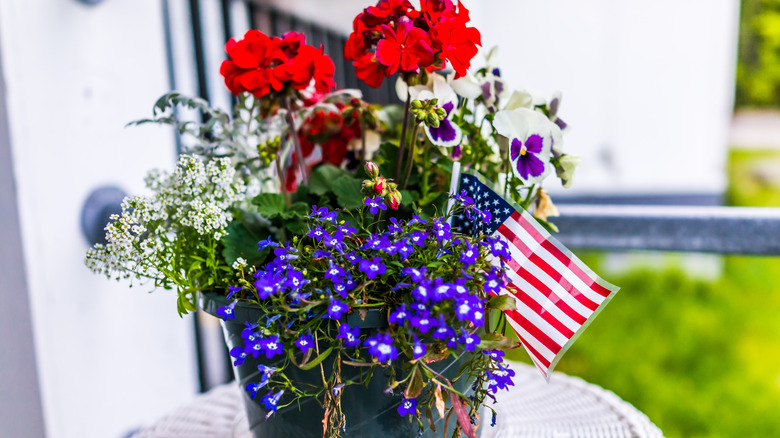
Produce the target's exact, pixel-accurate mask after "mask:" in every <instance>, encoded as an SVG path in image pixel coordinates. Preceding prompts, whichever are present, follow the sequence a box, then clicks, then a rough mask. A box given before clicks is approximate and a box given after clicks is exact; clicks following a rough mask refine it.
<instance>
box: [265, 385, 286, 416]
mask: <svg viewBox="0 0 780 438" xmlns="http://www.w3.org/2000/svg"><path fill="white" fill-rule="evenodd" d="M282 394H284V390H281V391H279V392H278V393H276V394H273V395H272V394H271V393H270V392H269V393H268V394H266V396H265V397H263V403H264V404H265V408H266V409H268V410H270V411H271V412H269V413H268V414H269V415H270V414H272V413H275V412H276V409H277V405H278V404H279V399H280V398H282Z"/></svg>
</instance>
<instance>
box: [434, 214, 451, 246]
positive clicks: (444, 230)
mask: <svg viewBox="0 0 780 438" xmlns="http://www.w3.org/2000/svg"><path fill="white" fill-rule="evenodd" d="M433 229H434V231H435V233H436V240H438V241H439V242H441V241H443V240H447V239H449V238H450V237H452V231H451V229H450V224H448V223H447V222H444V221H443V220H441V219H438V218H437V219H434V221H433Z"/></svg>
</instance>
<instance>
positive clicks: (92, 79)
mask: <svg viewBox="0 0 780 438" xmlns="http://www.w3.org/2000/svg"><path fill="white" fill-rule="evenodd" d="M160 3H161V2H159V1H156V0H134V1H127V0H109V1H106V2H104V3H103V4H100V5H97V6H85V5H83V4H81V3H79V2H77V1H75V0H35V1H30V0H0V42H1V43H2V46H1V47H0V56H2V57H3V67H4V72H3V73H4V77H5V79H6V86H7V89H8V95H7V105H8V112H9V124H10V131H11V143H12V152H13V157H14V167H15V174H16V183H17V187H18V198H19V210H20V218H21V227H22V240H23V249H24V255H25V259H26V266H27V277H28V278H27V280H28V281H27V284H28V285H29V293H30V301H31V307H32V317H33V330H34V336H35V339H34V341H35V349H36V354H37V357H38V370H39V379H40V386H41V391H42V401H43V408H44V417H45V421H46V431H47V436H49V437H52V438H71V437H72V438H89V437H117V436H121V435H123V434H124V433H126V432H127V431H128V430H129V429H131V428H133V427H136V426H138V425H140V424H141V423H142V422H150V421H153V420H154V419H156V418H157V417H159V416H161V415H162V414H164V413H166V412H167V411H169V410H171V409H172V408H174V407H175V406H178V405H179V404H181V403H183V402H185V401H187V400H189V399H190V398H191V396H192V395H193V394H194V392H195V388H196V378H195V371H194V369H195V368H194V366H195V365H194V354H193V341H192V335H191V328H192V321H191V320H190V319H185V320H183V321H182V320H180V319H179V318H178V316H177V314H176V310H175V309H176V308H175V296H174V294H172V293H170V292H166V291H158V292H155V293H153V294H148V293H147V292H148V290H149V287H148V286H140V287H134V288H133V289H129V288H128V287H127V284H125V283H122V284H117V283H115V282H110V281H108V280H106V279H105V278H99V277H97V276H94V275H93V274H92V273H90V272H89V271H88V270H87V269H86V268H85V267H84V265H83V263H82V260H83V258H84V251H85V250H86V249H87V244H86V243H85V241H84V239H83V237H82V236H81V232H80V228H79V215H80V211H81V207H82V204H83V202H84V200H85V198H86V197H87V194H88V193H89V192H90V190H92V189H93V188H95V187H97V186H99V185H103V184H117V185H119V186H120V187H123V188H124V189H125V190H126V191H128V192H129V193H134V192H139V191H141V190H142V188H143V186H142V177H143V175H144V172H145V170H146V169H149V168H151V167H164V168H170V167H171V166H172V165H173V162H174V152H175V151H174V143H173V135H172V133H171V132H170V131H167V130H163V129H156V128H150V127H144V128H128V129H125V128H124V124H125V123H127V122H128V121H130V120H134V119H137V118H141V117H147V116H149V115H151V107H152V104H153V103H154V100H155V99H156V98H157V97H158V96H159V95H161V94H162V93H164V92H166V91H168V88H169V86H168V81H167V64H166V62H165V52H164V48H165V41H164V37H163V25H162V8H161V4H160ZM3 293H9V291H4V292H3ZM30 341H32V340H30ZM3 397H4V395H3V394H0V406H2V405H4V404H6V403H11V402H12V401H11V400H6V399H3ZM20 421H21V420H20ZM0 435H2V432H0Z"/></svg>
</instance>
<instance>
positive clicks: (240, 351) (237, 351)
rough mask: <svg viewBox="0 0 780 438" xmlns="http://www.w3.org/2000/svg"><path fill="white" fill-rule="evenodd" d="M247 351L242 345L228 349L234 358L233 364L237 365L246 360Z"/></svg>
mask: <svg viewBox="0 0 780 438" xmlns="http://www.w3.org/2000/svg"><path fill="white" fill-rule="evenodd" d="M247 354H248V353H247V352H246V351H245V350H244V347H233V348H231V349H230V356H231V357H235V358H236V360H234V361H233V365H234V366H239V365H241V364H243V363H244V361H245V360H246V356H247Z"/></svg>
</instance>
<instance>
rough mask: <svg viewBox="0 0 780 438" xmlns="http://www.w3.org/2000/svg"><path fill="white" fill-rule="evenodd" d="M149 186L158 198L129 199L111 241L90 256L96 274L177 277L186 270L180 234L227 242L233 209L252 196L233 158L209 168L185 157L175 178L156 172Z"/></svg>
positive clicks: (109, 229)
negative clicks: (176, 257) (179, 259)
mask: <svg viewBox="0 0 780 438" xmlns="http://www.w3.org/2000/svg"><path fill="white" fill-rule="evenodd" d="M145 182H146V186H147V187H148V188H149V189H150V190H151V191H152V192H153V194H152V195H151V196H135V197H132V198H125V200H124V202H123V203H122V213H121V215H114V216H113V217H112V218H111V222H109V223H108V224H107V225H106V228H105V230H106V242H107V243H106V244H105V245H102V244H97V245H95V246H94V247H93V248H92V249H90V250H89V251H88V252H87V256H86V264H87V267H89V268H90V269H91V270H92V271H93V272H96V273H100V274H103V275H105V276H106V277H109V278H112V277H113V278H116V279H120V278H129V277H131V276H133V277H137V278H151V279H156V280H161V281H164V280H165V277H166V274H174V275H175V273H174V272H171V270H177V269H181V268H176V267H173V266H172V265H171V258H172V255H173V254H174V249H173V248H172V246H173V245H174V244H175V242H176V240H177V236H178V235H180V234H187V235H188V236H193V237H197V236H201V239H200V240H202V241H208V240H210V239H214V240H219V239H221V238H222V236H224V235H225V234H226V229H227V226H228V224H229V223H230V221H231V220H232V218H233V216H232V212H231V209H232V207H234V205H235V204H236V203H238V202H242V201H243V200H244V199H245V196H246V186H245V185H244V183H243V181H241V180H240V179H237V178H236V171H235V169H234V168H233V166H232V163H231V161H230V159H229V158H217V159H213V160H211V161H209V162H207V163H205V164H204V162H203V160H202V159H201V158H200V157H197V156H192V155H182V156H181V157H180V159H179V163H178V165H177V167H176V171H175V172H174V173H173V174H172V175H168V174H167V173H165V172H161V171H157V170H153V171H151V172H149V174H148V175H147V177H146V179H145ZM177 251H181V248H178V249H177ZM193 251H198V249H197V248H193Z"/></svg>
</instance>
